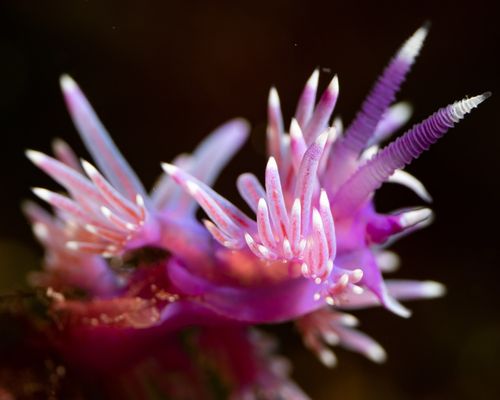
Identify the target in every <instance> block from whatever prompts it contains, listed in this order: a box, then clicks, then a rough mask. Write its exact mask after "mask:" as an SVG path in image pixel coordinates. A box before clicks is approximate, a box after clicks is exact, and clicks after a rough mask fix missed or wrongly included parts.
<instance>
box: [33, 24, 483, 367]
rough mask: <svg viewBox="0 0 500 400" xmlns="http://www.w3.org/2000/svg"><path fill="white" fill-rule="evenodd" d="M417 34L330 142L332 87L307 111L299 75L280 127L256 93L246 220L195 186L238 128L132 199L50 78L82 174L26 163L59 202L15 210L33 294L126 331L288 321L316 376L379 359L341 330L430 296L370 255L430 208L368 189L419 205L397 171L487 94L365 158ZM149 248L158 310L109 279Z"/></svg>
mask: <svg viewBox="0 0 500 400" xmlns="http://www.w3.org/2000/svg"><path fill="white" fill-rule="evenodd" d="M426 36H427V27H422V28H420V29H418V30H417V31H416V32H415V33H414V34H413V35H412V36H411V37H410V38H409V39H408V40H407V41H406V42H405V43H404V44H403V46H402V47H401V48H400V49H399V50H398V52H397V53H396V54H395V56H394V57H393V59H392V60H391V61H390V64H389V65H388V67H387V68H386V69H385V70H384V72H383V74H382V76H381V77H380V78H379V79H378V80H377V81H376V83H375V85H374V86H373V88H372V90H371V91H370V93H369V95H368V97H367V99H366V100H365V101H364V102H363V104H362V107H361V110H360V111H359V112H358V114H357V115H356V117H355V119H354V121H353V122H352V124H350V125H349V126H348V127H347V128H346V129H345V131H342V124H341V123H340V121H339V119H335V120H334V121H333V123H331V120H332V114H333V112H334V108H335V105H336V102H337V99H338V96H339V81H338V78H337V76H334V77H333V79H332V80H331V82H330V84H329V85H328V86H327V88H326V90H325V91H324V92H323V94H322V95H321V96H320V97H319V100H318V101H317V102H316V97H317V91H318V80H319V72H318V71H317V70H316V71H314V73H313V74H312V76H311V77H310V79H309V80H308V81H307V83H306V85H305V88H304V91H303V93H302V95H301V96H300V99H299V102H298V105H297V108H296V112H295V115H294V117H293V118H292V119H291V122H290V124H289V129H288V130H287V129H286V128H285V126H287V125H285V123H284V121H283V116H282V113H281V108H280V101H279V97H278V94H277V91H276V90H275V89H274V88H273V89H271V91H270V95H269V102H268V127H267V148H268V153H269V154H268V155H269V161H268V163H267V167H266V171H265V176H264V178H263V180H262V182H261V180H260V179H259V178H258V177H256V176H254V175H253V174H250V173H244V174H242V175H241V176H240V177H239V178H238V181H237V187H238V190H239V192H240V194H241V196H242V197H243V199H244V200H245V201H246V203H247V204H248V206H249V207H250V209H251V210H252V211H253V213H254V214H255V216H249V215H247V214H246V213H245V212H243V211H241V210H240V209H239V208H237V207H236V206H235V205H234V204H232V203H231V202H230V201H229V200H227V199H226V198H224V197H223V196H221V195H220V194H218V193H217V192H215V191H214V190H213V189H212V188H211V185H212V184H213V182H214V180H215V179H216V177H217V176H218V174H219V173H220V171H221V170H222V168H223V167H224V165H225V164H226V163H227V162H228V160H229V159H230V158H231V157H232V156H233V155H234V154H235V153H236V152H237V151H238V150H239V148H240V147H241V146H242V145H243V143H244V142H245V139H246V137H247V135H248V131H249V126H248V124H247V123H246V122H245V121H244V120H242V119H235V120H232V121H230V122H228V123H226V124H224V125H222V126H221V127H219V128H218V129H217V130H216V131H214V132H213V133H212V134H211V135H210V136H208V137H207V139H205V141H203V142H202V143H201V144H200V145H199V146H198V147H197V148H196V149H195V151H194V152H193V153H192V154H182V155H180V156H179V157H177V158H176V159H175V160H174V161H173V162H171V163H163V164H162V168H163V170H164V173H163V174H162V176H161V177H160V178H159V180H158V182H157V184H156V185H155V187H154V188H153V190H152V192H151V193H149V194H148V192H147V191H146V190H145V189H144V187H143V185H142V184H141V182H140V180H139V179H138V177H137V176H136V175H135V173H134V171H133V170H132V168H131V167H130V166H129V165H128V163H127V162H126V160H125V159H124V157H123V156H122V155H121V153H120V152H119V151H118V149H117V148H116V146H115V144H114V143H113V141H112V140H111V138H110V136H109V134H108V133H107V131H106V129H105V128H104V126H103V125H102V123H101V122H100V121H99V119H98V117H97V116H96V114H95V112H94V111H93V109H92V107H91V106H90V104H89V103H88V101H87V100H86V98H85V97H84V95H83V93H82V92H81V91H80V89H79V87H78V86H77V84H76V83H75V82H74V81H73V80H72V79H71V78H70V77H68V76H63V77H62V78H61V87H62V90H63V94H64V98H65V100H66V104H67V106H68V109H69V111H70V114H71V117H72V119H73V122H74V124H75V126H76V128H77V129H78V132H79V133H80V135H81V137H82V139H83V142H84V143H85V145H86V147H87V149H88V150H89V152H90V154H91V155H92V157H93V159H94V161H95V163H96V166H94V165H92V164H91V163H90V162H88V161H85V160H83V161H82V162H79V161H78V158H77V157H76V156H75V155H74V153H73V152H72V150H71V149H70V148H69V146H68V145H66V144H65V143H64V142H62V141H60V140H58V141H56V142H55V143H54V153H55V158H52V157H49V156H47V155H45V154H42V153H39V152H36V151H32V150H30V151H28V152H27V156H28V157H29V159H30V160H31V161H32V162H33V163H34V164H35V165H36V166H38V167H39V168H40V169H42V170H43V171H44V172H46V173H47V174H48V175H50V176H51V177H52V178H53V179H54V180H55V181H56V182H57V183H59V184H60V185H61V186H63V187H64V188H65V190H66V192H67V194H59V193H56V192H54V191H49V190H46V189H41V188H35V189H34V190H33V191H34V193H35V194H36V195H37V196H38V197H39V198H41V199H42V200H44V201H45V202H47V203H48V204H50V205H51V206H52V208H53V209H54V211H55V215H50V214H49V213H47V212H46V211H45V210H44V209H42V208H40V207H39V206H37V205H35V204H34V203H26V205H25V208H24V210H25V213H26V214H27V216H28V218H29V219H30V221H31V223H32V225H33V231H34V233H35V235H36V237H37V238H38V239H39V241H40V242H41V243H42V244H43V245H44V247H45V250H46V257H45V269H44V271H43V272H40V273H37V274H35V275H33V276H32V281H33V283H34V284H36V285H40V286H44V287H50V288H55V289H56V290H61V291H64V289H65V288H68V287H78V288H81V289H84V290H85V291H87V292H88V293H89V294H90V297H91V299H92V301H95V302H101V303H99V304H106V307H108V308H105V307H104V306H102V307H104V308H105V309H106V310H108V311H107V312H111V313H112V312H113V311H109V310H110V309H112V307H111V306H109V304H111V303H110V302H112V304H115V305H116V306H117V307H118V305H119V307H118V308H119V309H120V311H119V313H122V314H127V313H128V316H131V315H133V316H134V318H135V319H134V318H132V317H131V318H129V319H127V321H128V325H127V327H135V328H137V329H144V328H152V327H160V326H161V327H162V329H163V331H170V330H171V331H176V330H179V329H181V328H183V327H184V326H191V325H196V324H200V325H203V324H209V325H210V324H217V323H219V322H220V323H225V324H227V323H234V324H260V323H278V322H283V321H289V320H295V321H296V323H297V327H298V329H299V331H300V332H301V334H302V335H303V338H304V342H305V344H306V345H307V346H308V347H309V348H310V349H311V350H312V351H314V352H315V353H317V355H318V356H319V358H320V360H321V361H322V362H323V363H325V364H326V365H329V366H331V365H333V364H334V363H335V360H336V359H335V356H334V354H333V353H332V352H331V350H330V346H332V345H336V344H339V345H341V346H344V347H346V348H349V349H352V350H355V351H358V352H360V353H362V354H364V355H366V356H367V357H369V358H370V359H372V360H374V361H377V362H380V361H383V360H384V358H385V353H384V351H383V349H382V347H381V346H380V345H379V344H378V343H376V342H375V341H374V340H373V339H371V338H369V337H368V336H366V335H364V334H363V333H361V332H359V331H357V330H356V329H355V327H356V324H357V320H356V319H355V318H354V317H353V316H352V315H350V314H347V313H346V312H345V310H352V309H357V308H362V307H370V306H375V305H382V306H384V307H386V308H387V309H389V310H390V311H392V312H394V313H396V314H398V315H400V316H403V317H408V316H409V315H410V311H409V310H408V309H407V308H406V307H405V306H404V305H402V304H401V303H400V300H411V299H420V298H432V297H437V296H440V295H442V294H443V293H444V287H443V286H442V285H441V284H439V283H437V282H433V281H423V282H422V281H409V280H391V279H384V278H383V276H382V273H383V272H391V271H392V270H394V269H395V268H397V264H398V259H397V256H396V255H395V254H393V253H391V252H390V251H388V250H385V247H386V245H387V244H388V243H390V242H391V241H392V240H394V239H395V238H398V237H400V236H402V235H405V234H407V233H410V232H412V231H414V230H416V229H420V228H422V227H425V226H427V225H428V224H429V222H430V221H431V219H432V211H431V210H430V209H428V208H421V207H420V208H413V209H407V210H405V211H402V212H397V213H393V214H381V213H378V212H377V211H376V210H375V207H374V204H373V196H374V193H375V191H376V190H377V189H378V188H379V187H380V186H381V185H382V184H383V183H385V182H395V183H399V184H402V185H405V186H407V187H409V188H410V189H412V190H413V191H415V192H416V194H417V195H419V196H420V197H421V198H422V199H423V200H424V201H430V196H429V194H428V193H427V191H426V190H425V187H424V186H423V185H422V184H421V183H420V182H419V181H418V180H417V179H416V178H414V177H413V176H411V175H410V174H408V173H406V172H404V171H403V170H402V169H403V168H404V167H405V166H406V165H408V164H409V163H410V162H411V161H413V160H414V159H415V158H417V157H418V156H419V155H420V154H421V153H422V152H423V151H425V150H427V149H428V148H429V146H430V145H431V144H433V143H434V142H435V141H437V140H438V139H439V138H441V137H442V136H443V135H444V134H445V133H446V132H447V131H448V130H449V129H450V128H451V127H453V126H454V125H455V124H456V123H458V122H459V121H460V120H461V119H462V118H464V116H465V115H466V114H468V113H470V112H471V111H472V109H474V108H475V107H477V106H478V105H479V104H480V103H482V102H483V101H484V100H485V99H486V98H487V97H488V96H489V93H485V94H482V95H479V96H474V97H470V98H466V99H464V100H461V101H457V102H455V103H452V104H451V105H448V106H446V107H443V108H441V109H439V110H438V111H437V112H436V113H434V114H433V115H431V116H430V117H429V118H427V119H425V120H424V121H422V122H420V123H418V124H416V125H414V126H413V127H412V128H410V129H409V130H407V131H406V132H405V133H404V134H403V135H402V136H400V137H399V138H397V139H396V140H395V141H393V142H392V143H390V144H388V145H386V146H385V147H383V148H381V149H379V146H380V142H382V141H384V140H386V139H387V138H388V137H389V136H390V135H392V134H393V133H394V132H395V131H397V130H399V129H400V128H401V127H402V126H403V125H404V124H405V123H406V122H407V121H408V119H409V116H410V114H411V109H410V107H409V106H408V105H407V104H406V103H397V104H393V103H394V101H395V98H396V94H397V92H398V90H399V88H400V86H401V84H402V83H403V81H404V80H405V78H406V75H407V74H408V72H409V71H410V69H411V66H412V65H413V63H414V61H415V59H416V57H417V56H418V54H419V52H420V49H421V47H422V44H423V42H424V39H425V37H426ZM198 206H200V207H201V208H202V209H203V210H204V212H205V214H206V216H207V218H206V219H204V220H203V221H202V223H200V222H199V221H198V220H197V219H196V216H195V213H196V211H197V207H198ZM151 249H155V250H161V251H162V257H161V258H159V259H158V260H155V262H154V264H155V267H156V268H159V269H160V270H161V271H162V274H163V275H162V277H163V278H162V282H163V283H161V284H160V283H158V282H155V281H154V282H152V285H154V286H155V287H156V289H155V290H157V289H158V287H160V289H161V290H162V291H163V292H164V293H167V294H168V295H166V297H165V299H166V300H165V299H164V301H154V302H152V301H151V299H152V298H155V299H157V298H158V292H157V291H155V290H153V289H151V291H150V292H148V293H149V294H148V295H138V294H136V293H134V294H132V293H133V291H132V289H131V288H132V287H133V285H137V282H138V280H139V279H142V278H140V277H141V276H143V275H140V274H141V271H140V269H141V268H139V269H138V271H137V272H135V273H132V274H123V273H120V268H119V267H120V265H124V264H126V263H127V260H128V259H129V258H130V255H133V254H136V253H137V252H140V251H141V250H144V251H145V252H148V251H152V250H151ZM141 263H146V262H145V261H140V265H139V267H140V266H141V265H142V264H141ZM111 266H118V267H114V268H112V267H111ZM144 276H147V274H146V275H144ZM148 282H149V281H148ZM148 284H149V283H148ZM162 285H163V286H162ZM148 290H149V289H148ZM141 296H142V297H141ZM137 297H140V298H141V299H142V300H144V303H141V304H142V305H141V307H142V308H140V310H141V313H143V312H145V311H148V312H147V318H148V319H147V321H146V320H142V319H140V318H139V319H137V318H136V317H137V314H135V313H136V312H137V309H136V307H137V305H136V304H135V303H134V306H129V305H128V304H129V303H127V302H128V301H129V300H130V299H135V298H137ZM64 303H69V305H68V304H66V305H65V304H64ZM131 304H132V303H131ZM74 306H75V304H74V302H73V303H72V302H71V301H69V300H65V301H63V300H61V301H60V302H59V304H58V307H60V308H65V309H67V310H70V311H73V312H75V313H77V312H76V311H74V310H76V308H75V307H74ZM96 307H97V308H99V307H100V306H96ZM129 307H130V308H129ZM104 308H103V309H104ZM83 309H84V310H85V307H83ZM78 310H81V307H80V308H78ZM79 312H80V311H79ZM85 312H86V311H83V314H85ZM141 315H143V314H141ZM141 318H142V317H141ZM84 320H85V319H84V318H83V319H81V320H79V322H78V323H77V326H80V325H84V324H85V322H82V321H84ZM106 325H108V326H106ZM110 326H113V327H116V326H121V325H120V324H117V323H104V322H103V323H100V324H99V326H98V327H96V326H94V329H103V330H104V329H107V328H109V327H110ZM76 329H79V328H76ZM89 329H91V328H89Z"/></svg>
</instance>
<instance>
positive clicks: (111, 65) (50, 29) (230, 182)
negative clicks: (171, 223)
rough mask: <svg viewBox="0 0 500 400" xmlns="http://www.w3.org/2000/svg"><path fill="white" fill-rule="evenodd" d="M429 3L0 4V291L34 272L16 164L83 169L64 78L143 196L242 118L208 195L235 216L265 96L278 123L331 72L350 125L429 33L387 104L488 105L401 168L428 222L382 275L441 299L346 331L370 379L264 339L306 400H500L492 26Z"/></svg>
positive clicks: (291, 340)
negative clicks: (366, 346)
mask: <svg viewBox="0 0 500 400" xmlns="http://www.w3.org/2000/svg"><path fill="white" fill-rule="evenodd" d="M432 3H435V4H431V2H422V1H413V2H411V3H410V2H405V1H391V2H385V1H371V2H360V1H355V0H350V1H345V0H343V1H342V0H337V1H268V2H262V3H259V2H258V1H252V2H227V3H222V2H215V1H212V2H211V1H205V2H202V1H199V2H195V1H156V2H142V1H141V2H140V1H135V2H126V1H116V2H114V1H92V0H89V1H84V0H79V1H77V0H73V1H2V2H1V3H0V135H1V139H2V144H1V146H0V149H1V157H0V164H1V165H0V171H1V174H2V175H1V188H2V189H1V196H0V201H1V208H0V213H1V214H0V221H1V222H0V262H1V265H0V289H5V288H11V287H13V286H18V285H21V284H22V281H23V280H22V279H23V278H22V277H23V276H24V275H25V273H26V271H27V270H29V269H31V268H36V266H37V264H38V260H39V257H40V255H41V250H40V249H39V248H38V247H37V245H36V244H35V242H34V240H33V239H32V238H31V233H30V229H29V227H28V225H27V224H26V222H25V221H24V219H23V217H22V215H21V213H20V211H19V203H20V201H21V200H22V199H23V198H26V197H29V196H30V193H29V187H30V186H44V185H47V186H49V187H54V186H52V183H50V181H49V179H48V178H46V177H45V176H43V174H42V173H41V172H39V171H37V170H35V169H34V168H33V167H32V166H31V165H30V164H29V162H28V161H27V160H26V159H25V158H24V155H23V151H24V149H26V148H35V149H39V150H42V151H48V150H49V145H50V141H51V139H52V138H53V137H54V136H61V137H63V138H64V139H65V140H67V141H68V142H69V143H70V144H71V145H73V146H74V147H75V148H76V149H77V150H78V151H79V153H80V154H86V153H85V152H84V150H83V146H82V145H81V143H80V141H79V139H78V137H77V134H76V132H75V130H74V128H73V127H72V125H71V122H70V119H69V117H68V115H67V114H66V111H65V108H64V105H63V101H62V98H61V96H60V93H59V90H58V77H59V75H60V74H61V73H64V72H66V73H69V74H71V75H72V76H73V77H74V78H75V79H76V80H77V81H78V82H79V83H80V85H81V86H82V88H83V89H84V91H85V92H86V93H87V95H88V96H89V98H90V100H91V102H92V103H93V105H94V106H95V108H96V110H97V111H98V113H99V114H100V116H101V118H102V119H103V121H104V122H105V124H106V125H107V127H108V129H109V130H110V131H111V132H112V134H113V137H114V139H115V141H116V142H117V143H118V144H119V146H120V148H121V149H122V151H123V153H124V154H125V156H126V157H127V158H128V160H129V161H130V163H131V164H132V165H133V167H134V168H135V169H136V170H137V171H138V173H139V175H140V176H141V177H142V178H143V181H144V182H145V184H146V185H148V186H150V185H151V184H152V183H153V181H154V179H155V178H156V176H157V175H158V174H159V172H160V167H159V162H160V161H168V160H171V159H172V158H173V157H174V155H176V154H178V153H180V152H183V151H189V150H191V149H192V148H193V147H194V146H195V145H196V144H197V143H198V142H199V141H200V140H201V139H202V138H203V137H204V136H205V135H206V134H207V133H208V132H209V131H210V130H211V129H213V128H214V127H215V126H217V125H218V124H219V123H222V122H224V121H225V120H227V119H230V118H232V117H235V116H244V117H246V118H248V119H249V120H250V122H251V124H252V126H253V129H252V135H251V139H250V140H249V142H248V143H247V145H246V146H245V148H244V149H243V151H242V152H241V153H240V154H239V155H238V157H237V159H236V160H235V161H234V162H232V163H231V165H230V166H229V168H227V169H226V171H225V172H224V174H223V175H222V177H221V178H220V179H219V181H218V183H217V185H216V188H217V189H218V190H220V191H221V192H222V193H224V194H225V195H227V196H228V197H229V198H230V199H232V200H234V201H237V202H238V201H239V200H238V196H237V194H236V191H235V185H234V182H235V179H236V177H237V175H238V174H239V173H241V172H244V171H248V170H252V171H255V172H257V173H261V172H262V171H263V168H264V165H265V158H264V154H263V150H264V126H265V118H266V113H265V104H266V98H267V93H268V90H269V87H270V86H271V85H273V84H274V85H276V86H277V88H278V90H279V92H280V95H281V99H282V104H283V108H284V113H285V116H286V118H287V120H289V118H290V116H291V115H292V112H293V110H294V107H295V101H296V99H297V97H298V95H299V93H300V90H301V88H302V86H303V84H304V82H305V80H306V79H307V77H308V76H309V75H310V73H311V72H312V70H313V69H314V68H315V67H316V66H320V67H321V68H323V72H322V75H321V80H320V84H321V85H322V86H324V85H326V83H327V82H328V80H329V78H330V77H331V76H332V74H333V73H338V74H339V78H340V84H341V97H340V101H339V103H338V105H337V113H339V112H340V113H341V114H342V116H343V117H344V120H346V121H349V120H350V119H351V118H352V116H353V115H354V113H355V111H356V109H357V107H358V105H359V104H360V102H361V100H362V99H363V97H364V95H365V94H366V92H367V90H368V89H369V87H370V85H371V84H372V82H373V80H374V79H375V77H376V76H377V74H378V73H379V72H381V70H382V68H383V66H384V65H385V63H386V62H387V61H388V60H389V58H390V56H391V55H392V54H393V53H394V51H395V50H396V49H397V48H398V46H399V45H400V44H401V43H402V42H403V41H404V40H405V39H406V38H407V37H408V36H409V35H410V34H411V33H412V32H413V31H414V30H415V29H416V28H418V26H419V25H421V24H422V23H423V22H424V21H425V20H427V19H430V20H431V22H432V29H431V33H430V36H429V38H428V40H427V43H426V45H425V47H424V49H423V52H422V54H421V57H420V58H419V60H418V63H417V65H416V67H415V68H414V70H413V72H412V73H411V75H410V77H409V81H408V82H407V83H406V84H405V85H404V88H403V91H402V93H401V94H400V96H399V98H400V99H405V100H409V101H411V102H412V103H413V104H414V106H415V116H414V120H413V121H415V122H416V121H418V120H420V119H422V118H424V117H425V116H427V115H429V114H430V113H432V112H433V111H435V110H436V109H437V108H438V107H440V106H443V105H446V104H448V103H450V102H451V101H453V100H457V99H459V98H461V97H463V96H464V95H475V94H478V93H481V92H483V91H486V90H491V91H493V94H494V96H493V97H492V98H491V99H490V100H488V102H487V103H485V104H484V105H482V106H481V107H480V109H479V110H477V111H474V112H473V114H472V115H470V116H469V117H467V119H466V120H465V121H464V122H463V123H461V124H460V125H459V126H458V127H457V128H456V129H454V130H453V131H452V132H451V133H450V134H449V135H448V136H447V137H446V138H445V139H443V140H442V141H441V142H439V143H438V144H437V145H435V146H434V147H433V148H432V150H431V151H430V152H429V153H426V154H424V155H423V156H422V157H421V159H419V160H418V161H417V162H415V163H414V164H413V165H412V166H411V167H410V168H409V171H410V172H412V173H414V174H415V175H416V176H417V177H419V178H421V179H422V180H423V182H425V184H426V186H427V188H428V189H429V191H430V192H431V194H432V195H433V197H434V199H435V201H434V204H433V208H434V210H435V211H436V214H437V218H436V221H435V223H434V224H433V225H432V226H431V227H430V228H428V229H426V230H425V231H422V232H419V233H416V234H414V235H413V236H411V237H408V238H406V239H405V240H404V241H402V242H399V243H397V244H396V245H395V246H394V249H395V250H396V251H397V252H398V253H399V254H400V255H401V257H402V259H403V268H402V271H401V272H398V273H397V274H396V276H398V277H406V278H418V279H434V280H438V281H441V282H443V283H445V284H446V286H447V287H448V289H449V293H448V295H447V296H446V297H445V298H443V299H439V300H435V301H432V302H422V303H413V304H410V308H412V309H413V310H414V316H413V317H412V318H411V319H410V320H408V321H407V320H402V319H400V318H398V317H396V316H393V315H390V314H389V313H388V312H386V311H384V310H369V311H363V312H359V313H357V314H356V315H357V316H359V317H360V318H361V320H362V321H363V326H362V327H363V328H364V329H365V331H366V332H368V333H369V334H372V335H373V336H374V337H375V338H377V339H378V340H379V341H380V342H381V343H382V344H383V345H384V346H385V348H386V349H387V351H388V353H389V360H388V362H387V363H386V364H385V365H383V366H376V365H372V364H371V363H370V362H369V361H366V360H364V359H362V358H361V357H359V356H357V355H352V354H350V353H348V352H345V351H342V350H339V351H338V355H339V358H340V365H339V367H338V368H337V369H335V370H327V369H326V368H323V367H322V366H321V365H320V364H319V363H318V362H317V361H316V360H315V359H314V357H313V356H312V355H310V354H309V353H308V352H307V351H305V350H303V349H302V346H301V344H300V341H299V338H298V337H297V335H296V334H295V332H294V331H293V329H291V327H290V326H285V327H281V328H278V329H277V332H278V334H279V335H280V336H281V337H282V339H284V340H283V343H284V345H283V347H282V349H281V350H282V351H283V352H284V353H286V354H287V355H289V356H290V357H291V358H292V359H293V360H294V365H295V376H296V379H297V381H298V382H299V383H300V385H301V386H302V387H303V388H304V389H305V390H306V391H307V392H308V393H310V394H311V395H312V397H313V398H314V399H331V398H342V399H457V398H463V399H472V398H474V399H478V398H481V399H492V398H500V397H497V396H500V391H499V389H498V388H499V386H500V382H499V378H500V368H499V367H500V361H499V360H500V318H499V316H498V312H499V311H498V309H499V306H500V301H499V296H498V293H499V291H500V289H499V278H500V273H499V269H498V267H499V262H498V254H499V251H498V250H499V245H500V243H499V240H498V226H499V222H500V220H499V216H498V214H499V212H498V207H499V204H500V196H499V189H498V187H499V186H498V173H499V167H498V161H499V154H500V139H499V137H500V129H499V125H500V124H499V122H498V121H499V119H498V111H497V110H498V95H499V94H500V93H499V92H498V90H497V89H498V78H497V76H498V72H499V68H498V67H499V65H498V61H497V56H498V53H499V48H498V45H497V43H498V41H499V39H500V38H499V28H498V23H499V14H498V13H497V12H496V10H495V9H494V7H493V4H494V2H493V1H491V2H487V1H481V0H476V1H472V2H470V1H468V2H459V1H440V2H432ZM325 71H326V72H325ZM330 71H331V72H330ZM495 92H496V93H495ZM377 202H378V204H379V206H380V208H381V209H384V210H389V209H391V208H396V207H402V206H407V205H415V204H420V201H419V200H418V199H417V198H416V197H415V196H414V195H412V194H411V193H409V192H408V191H406V190H405V189H402V188H397V189H396V188H394V187H384V188H383V189H382V191H381V193H380V195H379V196H378V199H377ZM239 204H241V203H239Z"/></svg>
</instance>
